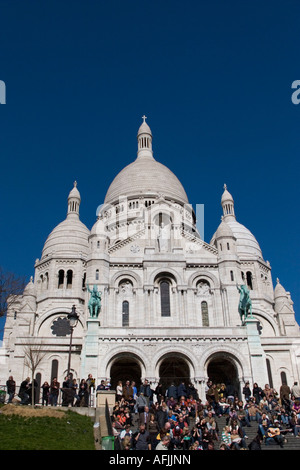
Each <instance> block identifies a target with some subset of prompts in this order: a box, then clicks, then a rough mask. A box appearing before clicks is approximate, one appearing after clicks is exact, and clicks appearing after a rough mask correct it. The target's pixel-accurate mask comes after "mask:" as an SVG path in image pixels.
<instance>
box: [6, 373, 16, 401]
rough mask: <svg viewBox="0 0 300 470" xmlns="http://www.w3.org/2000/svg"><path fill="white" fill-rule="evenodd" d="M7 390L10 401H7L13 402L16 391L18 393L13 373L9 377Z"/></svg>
mask: <svg viewBox="0 0 300 470" xmlns="http://www.w3.org/2000/svg"><path fill="white" fill-rule="evenodd" d="M6 390H7V393H8V402H7V403H11V402H12V399H13V398H14V396H15V393H16V382H15V381H14V378H13V376H12V375H11V376H10V377H9V378H8V380H7V382H6Z"/></svg>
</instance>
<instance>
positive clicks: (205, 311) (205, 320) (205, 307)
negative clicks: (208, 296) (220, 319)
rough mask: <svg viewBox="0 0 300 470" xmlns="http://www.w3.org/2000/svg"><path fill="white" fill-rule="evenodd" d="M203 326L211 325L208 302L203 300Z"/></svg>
mask: <svg viewBox="0 0 300 470" xmlns="http://www.w3.org/2000/svg"><path fill="white" fill-rule="evenodd" d="M201 314H202V326H209V318H208V305H207V302H205V301H203V302H201Z"/></svg>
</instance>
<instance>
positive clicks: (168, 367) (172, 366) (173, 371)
mask: <svg viewBox="0 0 300 470" xmlns="http://www.w3.org/2000/svg"><path fill="white" fill-rule="evenodd" d="M159 378H160V382H161V384H162V386H163V387H164V388H168V387H169V386H170V385H171V383H174V385H177V386H178V385H179V384H180V383H181V382H182V381H184V382H185V383H188V382H190V368H189V364H188V363H187V361H186V360H185V359H184V358H183V357H180V355H178V354H169V355H167V356H166V357H165V358H164V359H163V360H162V362H161V363H160V366H159Z"/></svg>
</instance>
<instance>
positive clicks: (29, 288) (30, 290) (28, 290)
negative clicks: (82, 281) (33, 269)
mask: <svg viewBox="0 0 300 470" xmlns="http://www.w3.org/2000/svg"><path fill="white" fill-rule="evenodd" d="M23 296H32V297H35V296H36V294H35V288H34V283H33V278H32V277H31V278H30V281H29V282H28V284H27V285H26V287H25V289H24V291H23Z"/></svg>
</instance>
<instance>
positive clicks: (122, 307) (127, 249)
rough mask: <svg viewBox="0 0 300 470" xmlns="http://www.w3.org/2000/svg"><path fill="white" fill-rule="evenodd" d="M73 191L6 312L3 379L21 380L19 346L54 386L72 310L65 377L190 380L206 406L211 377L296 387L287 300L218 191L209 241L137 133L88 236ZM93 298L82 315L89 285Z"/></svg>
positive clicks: (297, 342)
mask: <svg viewBox="0 0 300 470" xmlns="http://www.w3.org/2000/svg"><path fill="white" fill-rule="evenodd" d="M80 202H81V196H80V194H79V191H78V189H77V184H76V183H75V184H74V188H73V189H72V191H71V192H70V194H69V197H68V212H67V217H66V219H65V220H64V221H63V222H61V223H60V224H59V225H58V226H57V227H55V228H54V230H53V231H52V232H51V234H50V235H49V237H48V238H47V240H46V242H45V245H44V248H43V252H42V256H41V259H38V260H36V263H35V275H34V279H31V280H30V282H29V284H28V285H27V287H26V288H25V290H24V293H23V295H22V296H20V297H19V298H18V299H17V300H16V302H15V303H14V304H13V305H12V306H11V307H10V309H9V311H8V312H7V320H6V325H5V332H4V347H3V348H2V350H1V357H0V359H1V368H0V376H1V377H0V382H1V383H2V384H4V383H5V382H6V380H7V378H8V375H13V376H14V378H15V380H16V381H17V383H20V382H21V381H22V380H23V379H24V377H26V376H27V375H29V371H28V369H27V368H26V366H25V365H24V346H25V345H31V347H32V348H35V347H37V345H40V346H41V348H42V349H43V351H44V352H45V354H46V355H45V357H44V359H43V361H42V362H41V364H40V365H39V368H38V372H37V373H38V379H39V380H40V381H41V382H44V381H45V380H47V381H50V379H51V376H53V375H57V376H58V379H59V381H60V382H62V381H63V378H64V377H65V375H66V372H67V364H68V354H69V345H70V335H69V334H68V333H67V332H66V331H65V326H64V325H65V318H66V316H67V314H68V313H69V312H70V310H71V308H72V305H75V306H76V311H77V313H78V314H79V322H78V324H77V326H76V328H75V329H74V333H73V339H72V356H71V372H72V374H73V376H74V377H76V378H78V379H79V378H87V376H88V374H90V373H91V374H92V375H93V376H94V377H95V378H96V382H97V383H100V381H101V380H102V379H105V380H109V381H111V383H112V385H113V386H115V385H116V383H117V381H118V380H119V379H121V380H125V378H126V377H128V378H130V379H133V380H135V381H137V382H138V383H139V381H140V380H143V379H144V378H147V379H148V380H150V381H151V382H152V383H153V385H155V384H156V383H158V381H159V380H162V382H163V383H165V384H168V383H169V382H171V381H173V380H175V381H176V380H179V379H184V380H191V381H192V382H193V383H194V384H195V386H196V387H197V388H198V391H199V393H200V396H201V397H202V398H204V387H205V383H206V381H207V379H208V377H212V378H213V379H214V380H216V381H219V382H222V381H226V380H227V381H229V382H231V383H234V386H235V387H236V389H237V390H238V391H240V390H241V387H242V386H243V384H244V382H245V381H246V380H249V381H250V383H251V384H253V383H254V382H257V383H259V385H261V386H262V385H263V386H264V385H265V383H270V382H271V383H272V385H273V386H274V387H275V388H279V387H280V385H281V383H282V381H284V380H287V382H288V383H289V384H292V383H293V382H294V381H295V380H299V379H300V370H299V355H300V335H299V326H298V324H297V323H296V321H295V313H294V310H293V302H292V300H291V297H290V294H289V293H288V292H286V290H285V289H284V288H283V287H282V286H281V284H280V282H279V280H277V284H276V287H275V289H273V282H272V277H271V267H270V263H269V262H268V261H265V260H264V259H263V255H262V252H261V249H260V246H259V244H258V242H257V240H256V239H255V237H254V236H253V234H252V233H251V232H250V231H249V230H248V229H247V228H246V227H245V226H243V225H242V224H240V223H239V222H238V221H237V219H236V216H235V212H234V201H233V198H232V196H231V194H230V193H229V192H228V190H227V187H226V185H225V187H224V192H223V195H222V199H221V205H222V210H223V216H222V221H221V223H220V225H219V227H218V228H217V230H216V233H215V234H214V236H213V238H212V240H211V242H210V243H205V242H204V241H203V240H201V238H200V235H199V233H198V231H197V228H196V220H195V213H194V210H193V208H192V206H191V205H190V204H189V203H188V199H187V196H186V193H185V191H184V188H183V187H182V185H181V183H180V182H179V180H178V179H177V177H176V176H175V175H174V174H173V173H172V172H171V171H170V170H169V169H168V168H166V167H165V166H164V165H162V164H161V163H159V162H157V161H156V160H155V159H154V158H153V152H152V133H151V130H150V128H149V126H148V124H147V123H146V122H145V118H144V122H143V123H142V125H141V127H140V129H139V132H138V154H137V158H136V160H135V161H134V162H133V163H131V164H130V165H128V166H127V167H126V168H124V170H122V171H121V172H120V173H119V174H118V175H117V176H116V178H115V180H114V181H113V182H112V184H111V185H110V187H109V189H108V192H107V194H106V198H105V202H104V205H103V206H102V207H101V210H100V211H99V214H98V218H97V220H96V222H95V224H94V226H93V227H92V229H91V230H89V229H88V228H87V227H86V226H85V225H84V224H83V223H82V222H81V221H80V219H79V208H80ZM241 284H244V285H247V286H248V288H249V290H250V297H251V301H252V311H253V318H247V319H246V321H245V322H242V321H241V318H240V315H239V311H238V304H239V292H238V289H237V285H241ZM87 286H89V287H90V288H91V287H93V286H97V289H98V291H100V292H101V312H100V315H99V316H98V317H97V318H90V315H89V310H88V301H89V299H90V293H89V291H88V289H87Z"/></svg>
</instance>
